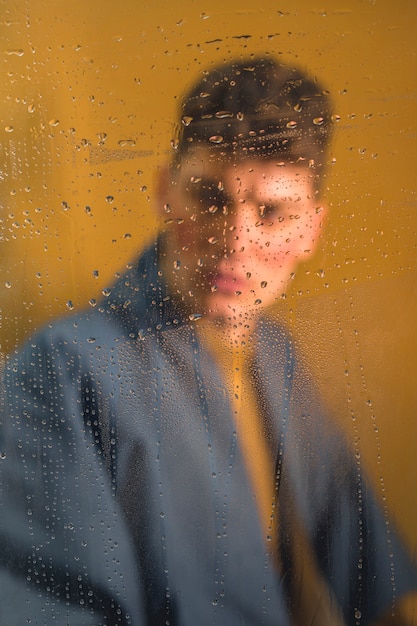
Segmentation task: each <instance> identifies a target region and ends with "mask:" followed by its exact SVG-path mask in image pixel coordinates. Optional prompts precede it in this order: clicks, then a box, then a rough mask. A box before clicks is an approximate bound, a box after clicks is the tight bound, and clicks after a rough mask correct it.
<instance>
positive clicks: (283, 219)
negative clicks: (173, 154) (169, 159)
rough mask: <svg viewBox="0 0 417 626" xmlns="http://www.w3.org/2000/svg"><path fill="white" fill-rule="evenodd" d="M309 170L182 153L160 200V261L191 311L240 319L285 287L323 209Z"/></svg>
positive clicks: (305, 252)
mask: <svg viewBox="0 0 417 626" xmlns="http://www.w3.org/2000/svg"><path fill="white" fill-rule="evenodd" d="M314 197H315V196H314V186H313V175H312V173H311V172H310V171H309V170H308V169H307V168H306V167H305V166H304V165H303V166H297V165H292V164H282V162H280V161H279V160H278V159H277V160H276V161H275V160H273V159H269V160H262V159H245V160H241V161H238V162H237V163H232V162H229V161H227V162H225V161H224V160H223V161H222V160H220V159H219V157H217V156H216V158H215V157H214V156H213V155H212V154H211V153H210V151H209V150H208V149H204V148H200V149H198V150H194V151H193V152H192V153H190V154H188V155H186V156H185V157H184V159H183V162H182V164H181V168H180V169H179V171H178V174H175V175H174V176H173V180H171V181H170V183H169V189H168V191H167V193H166V195H165V197H164V199H165V200H166V201H167V202H166V204H165V207H164V219H165V223H166V224H167V225H168V224H169V226H168V232H169V236H168V250H167V261H166V266H165V271H166V278H167V280H168V282H169V284H170V285H171V287H172V288H173V289H174V291H176V292H177V293H179V294H180V295H181V297H182V299H183V300H184V301H185V302H186V303H188V305H189V310H190V313H191V314H192V313H195V314H203V315H207V316H208V317H210V318H215V319H222V320H224V321H226V322H230V321H232V322H243V323H244V322H245V318H247V319H248V320H250V319H253V317H254V316H255V315H256V314H257V313H258V312H260V311H261V310H263V309H265V308H266V307H268V306H269V305H271V304H272V303H273V302H274V301H275V300H276V298H278V297H280V296H281V295H282V294H283V293H284V292H285V289H286V286H287V283H288V280H289V279H290V277H291V274H292V272H294V270H295V268H296V265H297V264H298V262H299V261H300V260H301V259H303V258H306V257H307V256H308V255H309V254H310V253H311V252H312V251H313V249H314V247H315V246H316V243H317V240H318V237H319V232H320V228H321V222H322V219H323V210H322V209H321V208H319V206H318V204H317V201H316V200H315V199H314Z"/></svg>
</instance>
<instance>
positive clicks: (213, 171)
mask: <svg viewBox="0 0 417 626" xmlns="http://www.w3.org/2000/svg"><path fill="white" fill-rule="evenodd" d="M179 174H180V177H181V178H183V179H185V180H186V181H187V180H190V181H191V182H200V181H201V180H205V179H208V180H214V181H216V180H218V181H219V182H220V181H221V182H224V181H225V180H226V179H227V178H231V179H232V180H236V181H237V182H239V181H240V179H241V177H244V178H245V179H251V183H252V184H253V185H256V184H262V182H264V181H267V180H270V179H276V180H278V179H291V180H293V181H294V182H296V181H300V182H303V183H306V182H307V183H310V182H311V184H312V185H313V184H314V179H315V173H314V171H313V170H311V169H309V167H308V165H307V164H306V163H305V162H299V163H293V162H291V161H288V160H283V159H282V158H281V156H280V155H277V157H276V158H271V157H270V158H268V159H266V158H259V157H258V158H257V157H252V158H251V157H249V156H247V157H245V158H241V157H240V156H239V155H233V154H227V155H221V154H219V152H216V151H212V150H210V149H209V148H201V147H199V148H196V149H193V150H190V151H188V152H187V153H186V154H184V155H183V157H182V158H181V161H180V163H179Z"/></svg>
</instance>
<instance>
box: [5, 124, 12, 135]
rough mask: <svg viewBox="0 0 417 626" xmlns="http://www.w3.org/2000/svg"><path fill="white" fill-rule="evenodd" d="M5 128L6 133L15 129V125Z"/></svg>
mask: <svg viewBox="0 0 417 626" xmlns="http://www.w3.org/2000/svg"><path fill="white" fill-rule="evenodd" d="M4 130H5V131H6V133H12V132H13V131H14V127H13V126H5V127H4Z"/></svg>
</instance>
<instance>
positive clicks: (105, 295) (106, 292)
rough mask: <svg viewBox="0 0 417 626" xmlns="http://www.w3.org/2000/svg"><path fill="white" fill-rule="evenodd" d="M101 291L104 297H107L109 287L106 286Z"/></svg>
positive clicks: (109, 292) (109, 290)
mask: <svg viewBox="0 0 417 626" xmlns="http://www.w3.org/2000/svg"><path fill="white" fill-rule="evenodd" d="M101 293H102V294H103V296H104V297H105V298H108V297H109V295H110V294H111V289H109V288H108V287H105V288H104V289H103V290H102V292H101Z"/></svg>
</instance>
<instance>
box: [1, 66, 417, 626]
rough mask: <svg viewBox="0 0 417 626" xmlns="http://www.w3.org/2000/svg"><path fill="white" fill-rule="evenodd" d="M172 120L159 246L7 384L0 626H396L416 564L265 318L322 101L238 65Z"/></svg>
mask: <svg viewBox="0 0 417 626" xmlns="http://www.w3.org/2000/svg"><path fill="white" fill-rule="evenodd" d="M181 116H182V129H181V132H180V136H179V140H178V144H177V148H176V154H175V157H174V159H173V160H172V163H171V164H169V166H168V167H166V168H165V169H164V170H163V171H162V173H161V177H160V186H159V194H160V197H159V205H160V210H161V214H162V219H163V222H164V225H165V228H164V232H163V233H162V234H161V236H160V237H159V239H158V240H157V242H155V244H154V245H153V246H151V247H150V248H149V249H148V250H147V251H146V252H145V253H144V254H143V256H141V258H140V259H139V260H138V261H137V262H136V263H135V264H134V265H132V266H131V267H130V268H129V269H128V271H127V273H126V274H125V276H123V277H122V278H121V279H120V280H119V281H118V282H117V283H116V284H115V285H114V287H113V289H112V290H111V292H110V293H109V294H108V295H107V297H105V298H104V299H103V301H102V302H101V303H100V305H99V306H98V307H97V308H96V310H94V312H91V311H90V312H88V313H84V314H81V315H78V316H76V317H69V318H67V319H65V320H62V321H60V322H57V323H55V324H54V325H51V326H50V327H48V328H47V329H45V330H44V331H42V332H41V333H40V334H38V335H37V336H36V337H35V338H34V339H33V340H31V341H29V342H28V344H27V345H26V347H25V348H24V350H23V351H22V352H21V353H20V354H19V355H18V357H17V359H15V360H13V361H12V362H11V363H10V364H9V366H8V369H7V372H6V385H5V395H6V399H5V401H4V405H5V407H6V411H5V418H4V420H3V423H2V426H1V431H0V432H1V449H2V450H3V455H2V456H3V458H2V461H1V472H2V474H1V485H2V491H1V497H2V517H1V522H0V541H1V557H0V558H1V565H2V579H1V587H0V588H1V594H2V603H1V606H0V618H1V619H0V622H1V623H5V624H6V623H7V624H16V625H21V624H24V623H31V622H32V623H36V624H53V623H58V624H71V625H73V624H77V625H78V624H94V625H97V624H108V625H110V624H111V625H113V624H134V625H142V624H150V625H162V624H170V625H171V626H180V625H181V626H182V625H184V626H195V625H196V624H198V625H199V626H205V625H207V626H208V625H212V624H216V625H217V624H218V625H225V626H226V625H227V626H234V625H235V624H248V625H249V624H250V625H255V624H256V625H257V624H266V625H271V626H272V625H274V626H287V625H290V624H301V625H306V624H316V625H320V626H325V625H326V624H327V625H332V626H335V625H336V624H348V625H352V626H353V625H356V624H358V625H363V624H370V623H371V622H372V621H374V620H376V619H377V618H378V617H379V616H381V615H382V614H383V613H384V612H388V615H392V620H391V621H390V622H389V623H392V624H393V623H404V622H403V621H401V620H402V618H401V616H400V614H399V611H398V610H397V604H398V599H399V598H400V597H401V596H402V595H403V594H405V593H406V592H408V591H410V590H411V589H413V588H415V585H416V580H417V579H416V573H415V571H414V569H413V566H412V564H411V563H410V561H409V559H408V557H407V556H406V554H405V551H404V549H403V547H402V545H401V543H400V541H399V539H398V538H397V536H396V533H395V530H394V529H393V527H392V525H391V523H390V521H389V519H388V518H387V517H386V515H385V514H384V513H383V511H381V509H380V508H379V506H378V504H377V503H376V501H375V498H374V497H373V495H372V493H370V491H369V489H368V486H367V483H366V480H365V479H364V477H363V475H362V472H361V467H360V463H359V461H358V460H357V459H355V458H353V456H352V455H351V453H350V451H349V450H348V448H347V446H346V444H345V442H344V440H343V438H342V436H341V434H340V433H338V432H337V431H336V430H335V428H334V426H332V424H331V422H329V421H327V419H326V417H325V414H324V412H323V409H322V408H321V406H320V401H319V399H318V398H317V396H316V393H315V392H314V387H313V385H312V384H311V381H310V380H309V379H308V376H307V375H306V374H305V373H304V372H303V371H302V368H301V366H300V365H299V364H298V363H297V361H296V358H295V355H294V353H293V348H292V344H291V341H290V339H289V337H288V335H287V333H286V332H285V330H283V329H282V328H280V327H279V326H278V325H277V324H276V322H275V321H274V320H273V319H272V318H270V317H268V316H267V315H266V310H267V308H268V307H269V306H270V305H271V304H273V302H274V301H275V300H276V299H277V298H278V297H280V296H281V295H282V294H283V293H284V292H285V289H286V285H287V283H288V280H289V279H290V276H291V274H292V272H294V270H295V268H296V266H297V264H298V263H299V262H300V261H302V260H303V259H305V258H307V257H308V256H309V255H310V254H311V253H312V252H313V251H314V249H315V247H316V246H317V244H318V241H319V237H320V233H321V229H322V225H323V221H324V217H325V214H326V210H325V207H324V205H323V204H322V203H321V201H320V199H319V191H320V181H321V176H322V172H323V167H324V163H325V156H326V154H325V150H326V144H327V141H328V136H329V132H330V130H329V129H330V126H331V112H330V106H329V102H328V99H327V97H326V95H325V94H324V92H323V90H322V88H321V87H320V86H319V85H318V84H317V83H316V82H314V81H311V80H309V79H308V78H306V77H305V76H304V75H303V74H302V73H301V72H299V71H298V70H296V69H292V68H287V67H285V66H283V65H280V64H278V63H276V62H275V61H273V60H271V59H269V58H267V59H250V60H248V61H246V62H235V63H231V64H230V65H225V66H222V67H220V68H217V69H215V70H213V71H209V72H207V73H205V74H204V75H203V78H202V80H201V81H200V82H199V84H197V85H196V86H195V88H194V89H193V90H192V91H191V92H190V93H189V94H188V95H187V96H186V98H185V99H184V101H183V105H182V112H181ZM395 620H397V622H396V621H395Z"/></svg>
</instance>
